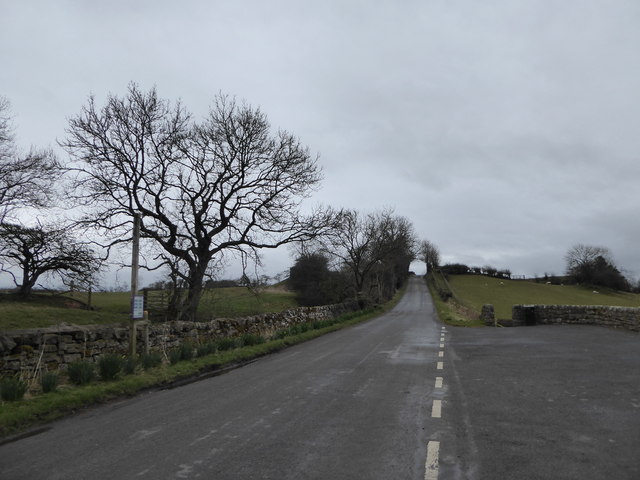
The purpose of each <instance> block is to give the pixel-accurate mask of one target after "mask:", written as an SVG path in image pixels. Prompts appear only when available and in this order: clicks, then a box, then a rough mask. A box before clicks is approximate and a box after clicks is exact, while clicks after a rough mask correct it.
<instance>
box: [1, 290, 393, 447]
mask: <svg viewBox="0 0 640 480" xmlns="http://www.w3.org/2000/svg"><path fill="white" fill-rule="evenodd" d="M403 294H404V290H400V291H399V292H398V293H397V294H396V296H395V297H394V298H393V299H392V300H391V301H389V302H387V303H386V304H384V305H381V306H376V307H371V308H369V309H366V310H361V311H358V312H353V313H348V314H345V315H343V316H341V317H339V318H338V319H337V321H336V323H334V324H333V325H329V326H326V327H324V328H319V329H309V330H307V331H306V332H303V333H298V334H295V335H289V336H286V337H284V338H281V339H276V340H270V341H267V342H265V343H261V344H258V345H251V346H245V347H241V348H237V349H234V350H226V351H219V352H217V353H213V354H209V355H206V356H202V357H197V358H194V359H192V360H188V361H181V362H178V363H176V364H175V365H170V364H163V365H161V366H158V367H155V368H151V369H149V370H144V371H142V372H139V373H135V374H132V375H126V376H121V377H119V378H118V379H117V380H114V381H111V382H96V383H91V384H89V385H84V386H64V387H63V386H61V387H59V388H58V389H57V390H56V391H54V392H49V393H43V394H41V395H35V396H33V397H31V398H27V399H25V400H22V401H16V402H4V403H3V404H2V406H1V408H0V438H6V437H9V436H11V435H15V434H17V433H19V432H22V431H25V430H27V429H28V428H31V427H35V426H37V425H41V424H43V423H46V422H49V421H52V420H55V419H57V418H60V417H63V416H65V415H69V414H72V413H74V412H75V411H77V410H80V409H83V408H86V407H90V406H93V405H97V404H100V403H105V402H108V401H110V400H114V399H117V398H123V397H129V396H133V395H135V394H137V393H139V392H141V391H144V390H147V389H151V388H158V387H166V386H170V385H175V384H177V383H180V382H184V381H187V380H191V379H197V378H198V377H202V376H205V375H207V374H212V373H213V372H217V371H220V370H221V369H222V368H224V367H230V366H234V365H241V364H242V363H243V362H246V361H249V360H252V359H256V358H259V357H262V356H264V355H268V354H270V353H274V352H278V351H280V350H283V349H285V348H287V347H289V346H291V345H296V344H298V343H302V342H306V341H308V340H311V339H313V338H316V337H319V336H321V335H325V334H327V333H330V332H334V331H336V330H340V329H343V328H346V327H349V326H351V325H355V324H357V323H361V322H364V321H366V320H370V319H371V318H373V317H376V316H378V315H380V314H382V313H385V312H386V311H388V310H390V309H391V308H393V307H394V306H395V305H396V304H397V303H398V301H399V300H400V298H401V297H402V295H403Z"/></svg>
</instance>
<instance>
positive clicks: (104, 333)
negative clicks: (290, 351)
mask: <svg viewBox="0 0 640 480" xmlns="http://www.w3.org/2000/svg"><path fill="white" fill-rule="evenodd" d="M357 309H358V308H357V304H339V305H326V306H321V307H302V308H295V309H291V310H286V311H284V312H280V313H267V314H262V315H256V316H252V317H243V318H223V319H217V320H212V321H210V322H166V323H151V324H149V327H148V342H147V343H148V346H149V349H150V350H160V351H167V350H169V349H171V348H174V347H177V346H178V345H179V344H180V342H182V341H184V340H190V341H192V342H194V343H196V344H198V343H204V342H207V341H211V340H219V339H221V338H224V337H234V336H237V335H242V334H245V333H251V334H258V335H262V336H263V337H265V338H268V337H270V336H271V335H273V334H274V333H275V332H277V331H278V330H284V329H286V328H288V327H291V326H293V325H297V324H301V323H308V322H313V321H316V320H327V319H332V318H336V317H338V316H340V315H342V314H344V313H348V312H352V311H355V310H357ZM145 336H146V335H145V329H144V328H140V327H139V328H138V331H137V338H136V344H137V348H138V352H142V349H143V348H144V345H145V340H146V339H145ZM128 345H129V327H128V326H127V325H84V326H81V325H64V324H63V325H59V326H55V327H48V328H33V329H25V330H11V331H0V376H5V375H12V374H15V373H17V372H19V371H28V372H33V371H34V370H35V369H36V367H37V366H38V365H40V368H42V369H48V370H55V369H59V368H60V369H65V368H66V366H67V365H68V364H69V363H71V362H74V361H76V360H79V359H81V358H89V359H93V360H96V359H97V358H98V357H100V356H101V355H103V354H106V353H113V352H115V353H121V354H123V355H124V354H126V353H127V349H128Z"/></svg>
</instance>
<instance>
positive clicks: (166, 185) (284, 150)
mask: <svg viewBox="0 0 640 480" xmlns="http://www.w3.org/2000/svg"><path fill="white" fill-rule="evenodd" d="M67 133H68V137H67V139H66V141H65V142H64V143H62V144H61V145H62V146H64V147H65V148H66V150H67V151H68V152H69V153H70V155H71V156H72V158H73V159H74V160H75V165H73V166H72V167H71V168H70V171H72V172H74V173H75V180H74V187H75V188H74V191H75V192H77V194H76V199H77V200H78V202H79V203H81V204H84V205H86V207H87V215H86V217H85V221H86V222H89V223H92V224H94V225H95V226H97V227H98V228H100V229H102V230H103V231H106V232H109V233H110V234H111V235H112V236H119V239H118V238H116V239H115V240H114V242H119V241H122V240H123V239H126V237H127V234H128V232H129V231H130V229H131V218H132V217H133V215H134V214H140V215H142V222H141V234H142V236H143V237H146V238H149V239H152V240H153V241H154V242H156V243H157V244H158V245H159V246H160V247H161V248H162V250H163V251H164V252H166V254H168V256H169V257H170V258H171V259H172V261H174V262H175V263H174V268H173V269H172V272H174V273H175V274H176V275H178V276H179V277H180V278H181V279H182V280H183V281H184V282H185V284H186V286H187V288H188V295H187V297H186V299H185V302H184V303H183V305H182V307H183V311H184V313H185V316H186V317H187V318H189V319H194V318H195V315H196V312H197V308H198V302H199V300H200V297H201V294H202V288H203V280H204V278H205V277H206V273H207V268H208V267H209V265H210V264H211V262H212V260H214V259H215V258H216V257H217V256H219V255H222V254H223V253H224V252H236V253H241V254H244V255H249V256H252V257H257V252H258V250H259V249H261V248H275V247H278V246H280V245H283V244H287V243H291V242H295V241H299V240H305V239H309V238H312V237H314V236H316V235H318V234H319V233H321V232H322V231H323V230H325V229H326V228H327V225H328V224H329V223H330V221H331V220H332V218H333V213H332V212H331V211H330V210H327V209H317V210H315V211H313V212H311V213H309V214H307V215H305V214H303V213H302V210H301V201H302V200H303V199H304V198H305V197H307V196H308V195H309V194H310V193H311V192H312V191H313V189H314V188H315V187H316V186H317V185H318V184H319V182H320V180H321V172H320V168H319V167H318V165H317V160H316V159H314V158H312V156H311V155H310V153H309V150H308V148H306V147H304V146H302V145H301V144H300V141H299V140H298V139H297V138H296V137H294V136H293V135H291V134H290V133H288V132H285V131H278V132H277V133H275V134H272V133H271V132H270V125H269V122H268V121H267V117H266V116H265V115H264V114H263V113H262V112H261V111H260V110H259V109H255V108H252V107H250V106H248V105H246V104H244V103H243V104H238V103H236V101H235V100H234V99H232V98H229V97H227V96H224V95H218V96H217V97H216V98H215V100H214V103H213V105H212V107H211V109H210V112H209V116H208V117H207V118H206V119H205V120H204V121H203V122H202V123H195V122H194V121H192V119H191V115H190V114H189V113H188V112H187V111H186V110H185V109H184V108H183V107H182V106H181V105H180V104H179V103H177V104H175V105H171V104H170V102H168V101H166V100H162V99H161V98H159V97H158V95H157V93H156V90H155V88H153V89H151V90H150V91H149V92H146V93H145V92H142V91H140V89H139V88H138V87H137V86H136V85H135V84H131V85H130V86H129V91H128V94H127V95H126V96H125V97H124V98H118V97H116V96H113V95H112V96H109V97H108V99H107V102H106V105H105V106H104V107H103V108H102V109H99V108H98V107H97V106H96V103H95V99H94V98H93V97H91V98H90V99H89V102H88V105H87V106H85V107H84V108H83V111H82V113H81V114H80V115H78V116H77V117H74V118H72V119H71V120H70V122H69V128H68V130H67ZM112 245H113V243H112Z"/></svg>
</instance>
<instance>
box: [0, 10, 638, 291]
mask: <svg viewBox="0 0 640 480" xmlns="http://www.w3.org/2000/svg"><path fill="white" fill-rule="evenodd" d="M130 82H136V83H138V84H139V85H140V87H141V88H143V89H149V88H151V87H153V86H154V85H155V86H156V87H157V90H158V93H159V95H160V96H162V97H164V98H166V99H169V100H172V101H173V100H178V99H180V100H181V101H182V102H183V104H184V106H185V107H187V108H188V109H189V110H190V111H192V112H193V113H194V114H195V115H196V117H200V118H201V117H202V116H204V115H205V114H206V112H207V111H208V108H209V106H210V104H211V101H212V100H213V97H214V96H215V95H216V94H217V93H224V94H229V95H235V96H237V97H238V98H239V99H244V100H246V101H247V102H248V103H249V104H251V105H252V106H256V107H260V109H261V110H262V111H263V112H264V113H266V114H267V116H268V118H269V120H270V122H271V124H272V126H273V128H274V129H277V128H282V129H285V130H288V131H290V132H292V133H294V134H295V135H297V136H298V137H299V138H300V139H301V141H302V142H303V144H305V145H308V146H309V148H310V150H311V152H313V153H314V154H318V155H319V158H320V160H319V162H320V165H321V166H322V168H323V172H324V181H323V183H322V188H321V189H320V190H319V191H318V192H316V193H315V194H314V196H313V197H312V199H311V200H310V201H311V202H312V203H317V204H327V205H332V206H334V207H343V208H350V209H356V210H359V211H362V212H371V211H374V210H379V209H382V208H389V207H391V208H394V209H395V213H396V214H397V215H402V216H405V217H406V218H408V219H409V220H410V221H411V222H412V223H413V225H414V228H415V231H416V233H417V235H418V237H419V238H420V239H428V240H429V241H431V242H432V243H434V244H435V245H436V246H437V247H438V248H439V250H440V252H441V256H442V260H443V261H444V262H462V263H466V264H468V265H473V266H475V265H477V266H483V265H492V266H494V267H497V268H499V269H504V268H508V269H510V270H511V271H512V273H513V274H516V275H527V276H532V275H536V274H537V275H543V274H545V273H547V274H562V273H563V272H564V270H565V261H564V256H565V254H566V253H567V251H568V250H569V248H571V247H572V246H573V245H575V244H577V243H583V244H587V245H596V246H604V247H607V248H609V249H610V251H611V253H612V255H613V258H614V260H615V262H616V264H617V265H618V266H619V267H620V268H621V269H622V270H623V272H624V273H626V274H627V275H628V276H629V277H631V278H632V279H637V278H639V277H640V250H639V249H638V243H637V242H638V239H639V238H640V217H639V207H640V188H637V186H636V185H637V183H638V180H640V132H639V130H638V128H639V126H640V88H639V87H640V2H638V1H637V0H608V1H606V2H605V1H602V0H563V1H561V2H559V1H555V0H519V1H513V0H485V1H482V2H479V1H477V0H447V1H444V0H421V1H414V0H404V1H398V0H389V1H385V0H381V1H376V2H371V1H353V0H324V1H322V2H319V1H318V2H302V1H295V0H276V1H261V0H246V1H237V0H236V1H218V0H209V1H205V0H202V1H198V0H181V1H180V2H175V1H165V0H152V1H146V0H141V1H131V0H126V1H119V0H118V1H102V2H86V1H83V0H78V1H71V0H68V1H63V0H60V1H51V0H24V1H20V2H16V1H13V0H0V95H2V96H4V97H6V98H8V99H9V101H10V102H11V105H12V112H13V113H14V115H15V118H14V124H15V127H16V135H17V142H18V144H19V145H20V146H21V147H23V148H28V147H29V146H30V145H35V146H39V147H46V146H51V147H53V148H54V149H56V150H58V151H60V156H61V158H62V159H64V156H65V155H66V154H65V153H64V152H63V151H61V150H60V149H58V147H57V145H56V140H62V139H64V138H65V128H66V127H67V125H68V119H69V118H70V117H72V116H74V115H77V114H78V113H80V109H81V107H82V105H85V104H86V102H87V98H88V96H89V95H90V94H94V95H95V96H96V99H97V102H98V104H99V105H102V104H103V103H104V100H105V99H106V97H107V95H108V94H109V93H112V94H116V95H122V94H124V93H125V92H126V89H127V85H128V84H129V83H130ZM292 261H293V260H292V259H291V257H290V252H289V251H288V250H286V249H285V250H284V251H276V252H273V251H270V252H267V253H266V254H265V256H264V265H265V266H264V268H265V273H266V274H268V275H274V274H275V273H278V272H281V271H283V270H285V269H287V268H288V267H289V266H290V265H291V264H292ZM234 268H235V267H234V265H228V267H227V269H228V271H227V272H226V273H227V276H234V274H235V270H234ZM126 275H127V274H126V273H122V274H121V280H124V279H126V278H127V276H126ZM146 278H147V279H149V277H146ZM144 279H145V277H144V275H143V278H142V283H144Z"/></svg>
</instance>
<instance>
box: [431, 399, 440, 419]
mask: <svg viewBox="0 0 640 480" xmlns="http://www.w3.org/2000/svg"><path fill="white" fill-rule="evenodd" d="M431 416H432V417H433V418H441V417H442V400H434V401H433V407H432V408H431Z"/></svg>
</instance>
